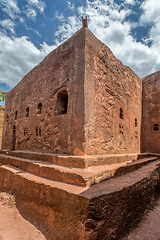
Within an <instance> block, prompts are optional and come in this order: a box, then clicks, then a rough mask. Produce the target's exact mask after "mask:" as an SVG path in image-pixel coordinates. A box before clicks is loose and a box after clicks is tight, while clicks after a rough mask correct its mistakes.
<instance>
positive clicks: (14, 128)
mask: <svg viewBox="0 0 160 240" xmlns="http://www.w3.org/2000/svg"><path fill="white" fill-rule="evenodd" d="M15 145H16V126H15V125H14V126H13V129H12V150H15Z"/></svg>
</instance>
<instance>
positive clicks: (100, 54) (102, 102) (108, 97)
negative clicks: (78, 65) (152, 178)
mask: <svg viewBox="0 0 160 240" xmlns="http://www.w3.org/2000/svg"><path fill="white" fill-rule="evenodd" d="M86 34H87V37H86V39H87V41H86V57H85V61H86V64H85V134H86V135H85V137H86V146H85V152H86V153H87V154H105V153H134V152H140V129H141V101H142V96H141V94H142V84H141V80H140V79H139V77H138V76H137V75H136V74H135V73H134V72H133V71H132V70H131V69H130V68H129V67H126V66H124V65H123V64H122V63H121V62H120V61H119V60H118V59H116V57H115V56H114V55H113V53H112V52H111V51H110V49H109V48H108V47H107V46H105V45H104V44H102V43H101V42H100V41H99V40H98V39H96V38H95V37H94V36H93V34H92V33H91V32H90V31H89V30H88V31H87V32H86ZM120 109H122V111H123V119H121V118H120ZM135 119H136V120H135ZM135 121H136V122H137V123H135Z"/></svg>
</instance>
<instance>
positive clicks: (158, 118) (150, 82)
mask: <svg viewBox="0 0 160 240" xmlns="http://www.w3.org/2000/svg"><path fill="white" fill-rule="evenodd" d="M155 124H157V125H159V126H156V125H155ZM154 125H155V126H154ZM159 146H160V71H158V72H156V73H154V74H151V75H148V76H146V77H144V78H143V107H142V152H155V153H160V148H159Z"/></svg>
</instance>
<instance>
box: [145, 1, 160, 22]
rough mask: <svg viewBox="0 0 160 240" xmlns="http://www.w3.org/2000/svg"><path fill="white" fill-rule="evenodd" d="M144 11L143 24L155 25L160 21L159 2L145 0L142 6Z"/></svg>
mask: <svg viewBox="0 0 160 240" xmlns="http://www.w3.org/2000/svg"><path fill="white" fill-rule="evenodd" d="M141 8H142V10H143V11H144V13H143V15H142V17H141V22H143V23H148V22H150V23H155V22H157V21H160V14H159V13H160V2H159V0H145V1H144V2H143V3H142V5H141Z"/></svg>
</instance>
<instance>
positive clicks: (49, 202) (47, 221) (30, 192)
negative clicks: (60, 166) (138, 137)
mask: <svg viewBox="0 0 160 240" xmlns="http://www.w3.org/2000/svg"><path fill="white" fill-rule="evenodd" d="M146 161H147V160H146ZM159 184H160V160H156V161H150V162H149V163H148V164H146V165H144V166H141V168H139V169H137V170H135V171H132V172H128V173H126V174H125V175H121V176H118V177H116V178H111V179H109V180H107V181H103V182H101V183H99V184H95V185H93V186H91V187H90V188H89V187H80V186H74V185H71V184H67V183H62V182H58V181H53V180H48V179H45V178H42V177H38V176H36V175H34V174H32V173H28V172H26V171H23V170H21V169H19V168H15V167H13V166H11V165H1V166H0V191H10V192H11V193H14V194H15V195H16V204H17V207H18V208H19V211H20V212H21V213H22V214H23V215H24V216H25V217H29V219H30V220H31V219H32V221H33V222H34V224H36V226H37V227H38V228H39V229H40V230H42V231H44V232H45V233H47V234H48V235H46V237H47V239H48V240H53V239H60V240H62V239H65V237H66V236H67V238H66V239H70V240H75V239H82V240H85V239H107V240H111V239H121V238H122V237H123V235H124V233H126V232H127V231H129V229H131V228H132V227H134V226H135V224H136V223H137V221H138V219H140V218H141V217H142V215H143V213H144V212H145V211H146V209H147V208H149V207H150V206H153V204H155V200H156V194H158V191H159V192H160V189H159ZM135 216H136V217H135ZM44 228H45V230H44Z"/></svg>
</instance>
